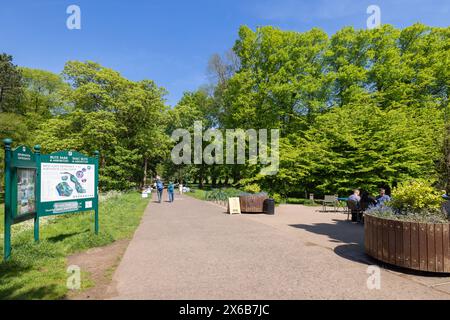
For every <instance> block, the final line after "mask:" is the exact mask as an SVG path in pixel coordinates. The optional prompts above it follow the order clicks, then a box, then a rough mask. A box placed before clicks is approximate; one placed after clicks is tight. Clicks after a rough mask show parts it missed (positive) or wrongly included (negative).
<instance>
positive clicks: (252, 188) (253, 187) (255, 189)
mask: <svg viewBox="0 0 450 320" xmlns="http://www.w3.org/2000/svg"><path fill="white" fill-rule="evenodd" d="M243 190H244V192H247V193H260V192H261V187H260V186H259V185H258V184H256V183H252V184H249V185H246V186H245V187H244V188H243Z"/></svg>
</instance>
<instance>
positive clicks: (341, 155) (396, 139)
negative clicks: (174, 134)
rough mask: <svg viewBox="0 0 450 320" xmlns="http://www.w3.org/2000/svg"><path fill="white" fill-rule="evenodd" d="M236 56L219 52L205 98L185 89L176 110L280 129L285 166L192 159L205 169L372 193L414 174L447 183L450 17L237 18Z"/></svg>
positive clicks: (217, 175)
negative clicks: (444, 21) (341, 23)
mask: <svg viewBox="0 0 450 320" xmlns="http://www.w3.org/2000/svg"><path fill="white" fill-rule="evenodd" d="M234 55H235V58H234V59H228V61H227V60H226V59H222V60H220V59H219V58H217V57H214V59H213V61H212V63H211V64H212V69H213V72H215V75H216V77H215V78H216V82H215V86H214V87H213V90H212V91H213V94H212V95H211V97H210V99H209V101H207V102H204V104H203V105H200V104H198V103H196V102H195V101H188V100H187V99H186V98H184V99H183V100H182V101H181V102H180V103H179V104H178V105H177V106H176V107H175V109H174V110H173V113H180V114H183V113H185V110H186V109H187V108H189V110H196V112H199V113H200V116H198V117H197V116H195V115H196V112H192V113H190V114H191V116H192V118H190V120H191V123H190V125H192V121H194V120H199V119H202V120H203V119H213V122H212V125H213V126H214V128H218V129H226V128H243V129H250V128H252V129H264V128H267V129H271V128H280V129H281V143H280V161H281V166H280V171H279V173H278V174H277V175H276V176H261V175H258V172H259V169H260V168H259V167H258V166H251V165H245V166H239V165H235V166H232V167H230V166H227V165H216V166H213V167H210V168H206V169H205V168H201V169H200V168H198V167H196V166H192V167H191V169H192V170H193V172H197V173H198V172H199V171H200V170H201V171H202V174H201V176H199V175H198V176H197V177H198V178H199V180H204V179H205V176H209V177H211V180H210V182H211V183H213V184H215V183H217V180H219V181H225V182H229V181H232V182H233V183H235V184H240V185H244V186H245V185H254V184H258V185H259V186H260V188H261V189H263V190H267V191H270V192H271V193H272V194H273V195H276V196H279V195H281V196H282V197H286V196H289V195H293V196H305V197H306V196H307V194H308V193H310V192H314V193H318V194H334V193H339V194H346V193H348V192H350V190H351V189H353V188H364V189H366V190H369V191H372V192H373V191H375V190H376V189H377V188H378V187H385V188H390V187H393V186H395V185H397V184H398V183H401V182H402V181H407V180H410V179H412V178H430V179H433V180H434V181H435V182H436V183H438V184H439V185H440V186H441V187H447V188H448V181H447V180H448V172H449V170H448V168H449V161H450V158H449V157H448V155H449V152H448V139H445V130H444V128H445V121H446V120H445V119H446V115H447V112H448V108H449V100H448V94H449V84H450V76H449V70H450V65H449V63H450V28H430V27H427V26H424V25H421V24H416V25H413V26H411V27H408V28H405V29H403V30H398V29H396V28H394V27H392V26H389V25H385V26H383V27H381V28H378V29H374V30H354V29H353V28H351V27H348V28H344V29H342V30H340V31H339V32H337V33H336V34H335V35H333V36H331V37H328V35H327V34H326V33H324V32H323V31H321V30H318V29H313V30H311V31H308V32H304V33H298V32H290V31H289V32H287V31H281V30H279V29H276V28H273V27H262V28H258V29H257V30H256V31H252V30H250V29H249V28H247V27H241V29H240V30H239V39H238V40H237V42H236V45H235V47H234ZM236 61H238V63H236ZM223 70H228V71H229V70H232V71H233V72H227V73H225V72H223ZM189 95H191V94H189ZM204 105H208V106H209V107H208V108H205V107H203V106H204ZM447 123H448V121H447ZM446 150H447V151H446ZM204 170H209V172H208V174H207V175H205V174H204V173H203V171H204ZM445 172H447V173H445ZM213 177H214V179H213ZM206 181H208V180H206ZM199 182H200V181H199Z"/></svg>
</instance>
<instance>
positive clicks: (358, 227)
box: [289, 219, 364, 247]
mask: <svg viewBox="0 0 450 320" xmlns="http://www.w3.org/2000/svg"><path fill="white" fill-rule="evenodd" d="M332 222H333V223H316V224H291V225H289V226H290V227H293V228H299V229H303V230H305V231H308V232H311V233H315V234H320V235H325V236H328V238H329V239H330V241H331V242H343V243H346V244H356V245H358V246H361V247H363V245H364V226H363V225H362V224H357V223H354V222H350V221H343V220H337V219H333V220H332Z"/></svg>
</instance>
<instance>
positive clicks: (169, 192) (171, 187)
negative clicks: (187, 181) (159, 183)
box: [167, 181, 175, 202]
mask: <svg viewBox="0 0 450 320" xmlns="http://www.w3.org/2000/svg"><path fill="white" fill-rule="evenodd" d="M174 189H175V186H174V185H173V183H172V181H170V182H169V185H168V186H167V193H168V194H169V202H173V192H174Z"/></svg>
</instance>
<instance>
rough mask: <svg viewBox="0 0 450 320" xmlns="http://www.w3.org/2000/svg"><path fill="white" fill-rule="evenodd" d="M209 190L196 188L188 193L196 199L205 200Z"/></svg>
mask: <svg viewBox="0 0 450 320" xmlns="http://www.w3.org/2000/svg"><path fill="white" fill-rule="evenodd" d="M207 192H208V191H206V190H200V189H195V190H193V191H192V192H187V193H186V195H188V196H191V197H193V198H195V199H199V200H205V195H206V193H207Z"/></svg>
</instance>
